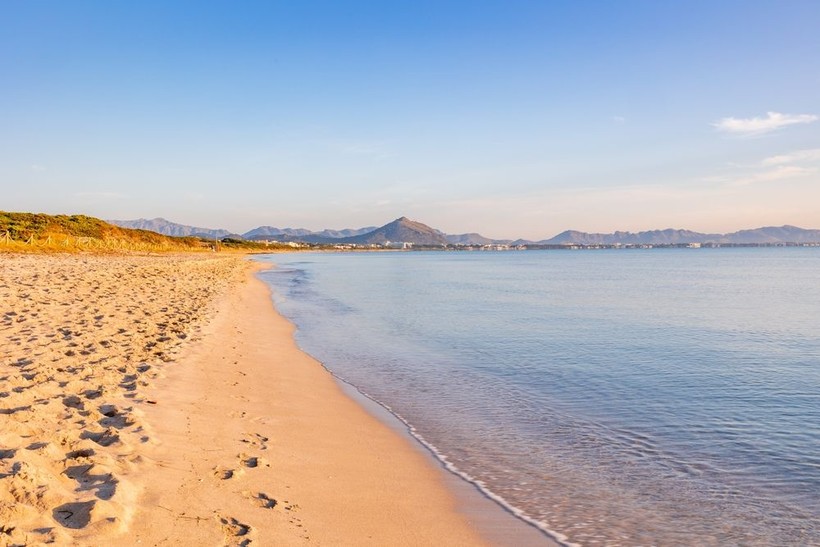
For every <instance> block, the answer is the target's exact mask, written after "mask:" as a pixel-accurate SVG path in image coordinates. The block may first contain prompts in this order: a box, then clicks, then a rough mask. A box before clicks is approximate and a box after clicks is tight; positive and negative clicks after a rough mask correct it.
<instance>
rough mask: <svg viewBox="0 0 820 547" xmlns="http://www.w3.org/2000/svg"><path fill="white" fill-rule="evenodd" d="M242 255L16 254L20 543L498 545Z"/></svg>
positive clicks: (13, 386) (12, 373)
mask: <svg viewBox="0 0 820 547" xmlns="http://www.w3.org/2000/svg"><path fill="white" fill-rule="evenodd" d="M255 268H259V266H258V265H252V264H251V263H249V262H248V261H245V260H242V259H240V258H213V257H211V256H208V257H89V256H85V257H83V256H14V255H0V273H1V274H2V277H0V302H2V306H1V307H0V332H1V333H2V336H0V344H2V345H1V346H0V349H1V350H2V361H1V362H0V545H6V544H8V545H13V544H31V543H33V544H36V543H46V542H55V543H59V544H80V545H92V544H96V545H98V544H107V545H118V544H119V545H135V544H140V545H179V544H197V545H199V544H206V545H208V544H211V545H302V544H319V545H482V544H487V543H488V542H487V540H486V539H485V536H481V535H479V533H478V532H477V530H478V528H477V526H476V523H475V522H471V521H470V519H471V518H472V519H473V520H475V518H481V517H480V515H479V516H478V517H477V515H476V514H473V515H472V516H470V515H469V514H468V513H465V512H463V511H462V509H463V508H464V505H465V502H464V499H463V498H460V497H459V496H456V495H455V494H454V492H453V490H452V489H451V488H448V487H447V486H446V481H445V480H444V479H443V477H442V473H443V471H442V470H440V469H437V468H436V467H435V465H432V464H431V462H430V460H429V458H428V457H427V456H425V454H423V453H422V452H421V451H420V450H419V449H418V448H417V447H415V446H413V445H412V443H410V442H408V440H407V439H405V438H403V437H402V436H401V435H400V434H398V433H397V432H396V431H394V430H392V429H391V428H390V427H389V426H388V425H386V424H385V423H383V422H382V421H380V420H379V419H377V418H376V417H375V416H373V415H372V414H371V413H369V412H368V411H367V410H365V409H364V408H363V407H362V406H361V405H359V404H357V403H356V402H355V401H354V400H353V399H351V398H350V397H348V396H347V395H345V394H344V393H343V391H342V389H341V388H340V387H339V385H338V384H337V383H336V382H335V380H334V379H333V377H332V376H331V375H330V374H329V373H328V372H327V371H326V370H325V369H323V368H322V367H321V366H320V365H319V364H318V363H317V362H316V361H314V360H313V359H312V358H310V357H309V356H307V355H306V354H304V353H303V352H301V351H300V350H299V349H298V348H297V347H296V344H295V342H294V340H293V337H292V333H293V328H292V326H291V325H290V324H289V323H288V322H287V321H286V320H285V319H283V318H282V317H281V316H279V315H278V314H277V313H276V312H275V311H274V309H273V305H272V302H271V299H270V295H269V293H268V290H267V288H266V287H265V285H264V284H263V283H262V282H261V281H259V280H257V279H255V278H253V277H252V273H251V270H252V269H255Z"/></svg>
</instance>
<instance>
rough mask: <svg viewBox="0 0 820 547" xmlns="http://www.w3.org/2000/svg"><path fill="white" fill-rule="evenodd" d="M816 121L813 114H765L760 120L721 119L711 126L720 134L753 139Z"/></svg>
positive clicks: (816, 118)
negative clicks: (788, 127)
mask: <svg viewBox="0 0 820 547" xmlns="http://www.w3.org/2000/svg"><path fill="white" fill-rule="evenodd" d="M817 120H818V117H817V116H816V115H814V114H781V113H780V112H767V113H766V116H765V117H760V118H731V117H730V118H721V119H720V120H718V121H716V122H715V123H713V124H712V126H713V127H714V128H715V129H717V130H718V131H720V132H722V133H728V134H730V135H736V136H740V137H753V136H758V135H763V134H766V133H771V132H772V131H777V130H778V129H781V128H783V127H787V126H789V125H795V124H803V123H813V122H816V121H817Z"/></svg>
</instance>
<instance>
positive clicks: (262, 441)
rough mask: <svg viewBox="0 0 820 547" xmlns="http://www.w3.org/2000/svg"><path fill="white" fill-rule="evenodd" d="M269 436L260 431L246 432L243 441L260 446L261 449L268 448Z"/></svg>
mask: <svg viewBox="0 0 820 547" xmlns="http://www.w3.org/2000/svg"><path fill="white" fill-rule="evenodd" d="M268 440H269V439H268V438H267V437H265V436H264V435H260V434H259V433H246V434H245V438H244V439H242V442H243V443H245V444H249V445H251V446H254V447H256V448H258V449H259V450H267V449H268Z"/></svg>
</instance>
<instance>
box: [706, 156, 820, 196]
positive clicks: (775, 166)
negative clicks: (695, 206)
mask: <svg viewBox="0 0 820 547" xmlns="http://www.w3.org/2000/svg"><path fill="white" fill-rule="evenodd" d="M729 167H730V168H731V169H732V170H731V172H729V173H726V174H723V175H717V176H712V177H706V178H704V179H702V180H703V181H704V182H708V183H712V184H719V185H725V186H735V187H736V186H748V185H751V184H762V183H772V182H778V181H783V180H787V179H794V178H799V177H805V176H807V175H811V174H813V173H817V172H818V171H820V148H814V149H808V150H796V151H794V152H789V153H786V154H778V155H776V156H769V157H768V158H764V159H763V160H761V161H759V162H757V163H753V164H746V165H743V164H729Z"/></svg>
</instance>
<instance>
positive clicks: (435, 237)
mask: <svg viewBox="0 0 820 547" xmlns="http://www.w3.org/2000/svg"><path fill="white" fill-rule="evenodd" d="M332 242H333V243H352V244H356V245H383V244H385V243H387V242H394V243H399V242H403V243H412V244H414V245H435V246H446V245H447V243H448V242H447V239H446V238H445V237H444V236H443V235H442V234H441V232H439V231H438V230H434V229H433V228H430V227H429V226H427V225H426V224H422V223H421V222H416V221H413V220H410V219H409V218H407V217H401V218H398V219H396V220H394V221H393V222H390V223H389V224H385V225H384V226H382V227H381V228H376V229H375V230H373V231H371V232H367V233H365V234H361V235H357V236H353V237H344V238H339V239H334V240H332Z"/></svg>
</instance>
